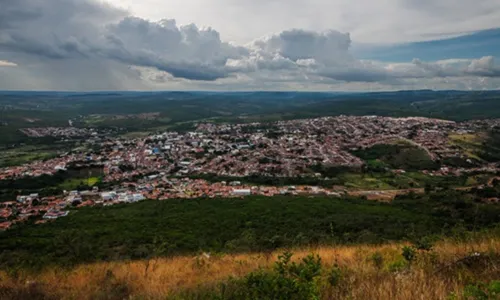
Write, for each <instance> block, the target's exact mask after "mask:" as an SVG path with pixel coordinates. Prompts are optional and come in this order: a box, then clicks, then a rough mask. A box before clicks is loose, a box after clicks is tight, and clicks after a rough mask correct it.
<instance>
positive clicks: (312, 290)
mask: <svg viewBox="0 0 500 300" xmlns="http://www.w3.org/2000/svg"><path fill="white" fill-rule="evenodd" d="M291 258H292V253H290V252H285V253H283V254H282V255H280V256H279V257H278V261H277V262H276V263H275V265H274V268H273V270H272V271H271V272H268V271H264V270H259V271H256V272H252V273H250V274H248V275H247V276H246V277H245V278H243V279H241V280H235V281H233V282H232V284H231V289H230V290H228V288H226V287H224V288H223V289H222V291H221V293H222V296H223V298H224V297H225V298H229V299H262V300H265V299H297V300H298V299H318V298H319V294H320V288H319V277H320V275H321V258H320V257H319V256H314V255H309V256H307V257H305V258H303V259H302V260H301V262H300V263H295V262H291ZM334 276H335V277H334V278H335V280H337V282H338V280H339V279H340V273H339V271H335V275H334ZM330 277H331V276H330ZM331 278H333V277H331ZM333 280H334V279H332V281H333ZM334 283H336V282H334Z"/></svg>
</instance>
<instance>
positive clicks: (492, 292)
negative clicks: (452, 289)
mask: <svg viewBox="0 0 500 300" xmlns="http://www.w3.org/2000/svg"><path fill="white" fill-rule="evenodd" d="M463 296H464V298H465V299H474V300H490V299H499V298H500V281H498V280H493V281H491V282H490V283H488V284H485V283H478V284H473V285H468V286H466V287H465V289H464V293H463Z"/></svg>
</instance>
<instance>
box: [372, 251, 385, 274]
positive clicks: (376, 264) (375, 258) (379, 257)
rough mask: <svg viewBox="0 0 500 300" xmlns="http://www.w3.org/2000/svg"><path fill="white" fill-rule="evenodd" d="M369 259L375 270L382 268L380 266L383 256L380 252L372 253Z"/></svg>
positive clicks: (381, 265)
mask: <svg viewBox="0 0 500 300" xmlns="http://www.w3.org/2000/svg"><path fill="white" fill-rule="evenodd" d="M370 260H371V262H372V264H373V266H374V267H375V268H376V269H377V270H380V269H382V267H383V266H384V258H383V257H382V254H380V252H375V253H373V255H372V256H371V257H370Z"/></svg>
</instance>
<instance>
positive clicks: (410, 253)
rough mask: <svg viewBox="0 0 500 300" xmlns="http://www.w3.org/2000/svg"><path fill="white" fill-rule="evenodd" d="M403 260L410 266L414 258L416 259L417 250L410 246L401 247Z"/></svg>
mask: <svg viewBox="0 0 500 300" xmlns="http://www.w3.org/2000/svg"><path fill="white" fill-rule="evenodd" d="M402 255H403V257H404V259H405V260H406V261H407V262H408V263H409V264H411V263H412V262H413V261H414V260H415V258H416V257H417V250H416V249H415V248H413V247H410V246H404V247H403V253H402Z"/></svg>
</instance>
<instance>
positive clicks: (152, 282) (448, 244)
mask: <svg viewBox="0 0 500 300" xmlns="http://www.w3.org/2000/svg"><path fill="white" fill-rule="evenodd" d="M404 246H406V244H403V243H393V244H387V245H381V246H363V245H361V246H344V247H316V248H298V249H291V252H292V253H293V254H294V255H293V257H292V260H293V261H295V262H298V261H300V260H301V259H302V258H304V257H306V256H307V255H310V254H314V255H318V256H319V257H320V259H321V272H320V273H319V274H318V276H317V277H316V279H314V280H313V284H314V285H315V286H317V287H318V290H317V292H318V295H319V297H318V299H374V300H375V299H380V300H385V299H466V298H465V295H466V294H464V289H465V287H466V286H469V287H470V286H474V285H475V284H477V283H478V282H489V281H491V280H494V279H498V278H500V269H499V268H498V267H499V263H500V259H499V256H498V253H500V239H498V238H492V237H490V238H484V239H477V240H473V241H469V242H465V243H459V242H456V241H452V240H448V241H442V242H439V243H437V244H436V245H435V246H434V248H433V249H432V250H431V251H418V253H417V256H416V259H415V260H414V261H412V263H411V264H409V263H408V261H406V260H405V259H404V257H403V256H402V248H403V247H404ZM283 251H284V250H283V249H281V250H278V251H274V252H268V253H258V252H257V253H243V254H234V255H229V254H227V255H223V254H214V253H213V254H212V255H211V256H210V257H209V258H207V257H206V256H204V255H200V256H179V257H173V258H161V259H148V260H138V261H122V262H102V263H94V264H87V265H80V266H78V267H75V268H72V269H60V268H52V269H47V270H45V271H43V272H40V273H26V272H22V271H20V272H11V273H8V272H0V298H1V299H26V298H30V299H34V300H36V299H125V298H131V299H243V298H242V297H238V296H236V295H237V291H238V289H241V288H242V287H241V282H247V281H248V274H249V273H251V272H254V273H253V274H254V275H253V276H254V277H253V278H255V274H261V273H262V272H263V273H272V272H273V267H275V266H276V265H275V261H276V260H277V259H278V256H279V255H280V254H282V253H283ZM471 253H479V256H476V257H474V256H471ZM471 257H472V258H471ZM271 284H272V283H271ZM244 288H249V287H244ZM251 288H253V289H255V288H256V287H255V286H252V287H251ZM257 288H259V287H257ZM260 288H263V287H260ZM221 295H225V296H222V297H221ZM231 295H233V296H231ZM453 295H455V298H453ZM287 299H289V298H287ZM467 299H481V298H470V297H469V298H467ZM485 299H486V298H485ZM490 299H495V298H490Z"/></svg>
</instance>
